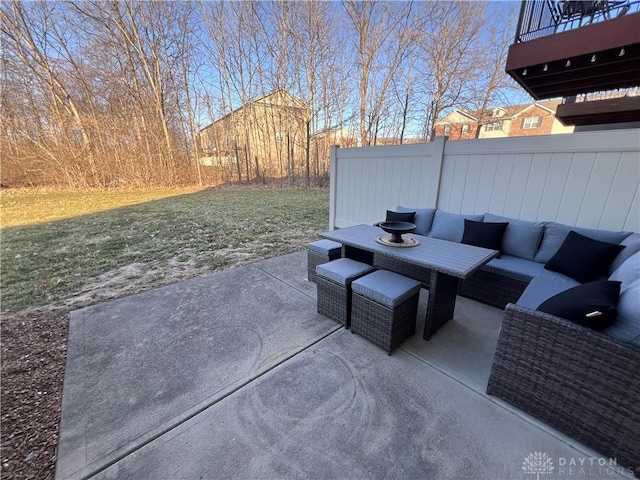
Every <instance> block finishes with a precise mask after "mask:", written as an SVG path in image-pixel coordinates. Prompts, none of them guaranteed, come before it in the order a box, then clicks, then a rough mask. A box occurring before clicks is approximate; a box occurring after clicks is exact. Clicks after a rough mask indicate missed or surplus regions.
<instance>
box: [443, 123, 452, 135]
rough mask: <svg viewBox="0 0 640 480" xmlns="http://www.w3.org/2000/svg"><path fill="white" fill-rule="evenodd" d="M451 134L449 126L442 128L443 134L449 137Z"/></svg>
mask: <svg viewBox="0 0 640 480" xmlns="http://www.w3.org/2000/svg"><path fill="white" fill-rule="evenodd" d="M450 133H451V125H445V126H444V134H445V135H449V134H450Z"/></svg>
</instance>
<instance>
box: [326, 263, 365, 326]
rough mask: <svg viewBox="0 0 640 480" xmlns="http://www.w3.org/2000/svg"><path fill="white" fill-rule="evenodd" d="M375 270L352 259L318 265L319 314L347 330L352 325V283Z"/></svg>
mask: <svg viewBox="0 0 640 480" xmlns="http://www.w3.org/2000/svg"><path fill="white" fill-rule="evenodd" d="M373 270H374V268H373V267H372V266H371V265H367V264H365V263H360V262H356V261H355V260H351V259H350V258H339V259H338V260H333V261H332V262H329V263H325V264H322V265H318V267H317V268H316V284H317V286H318V313H321V314H322V315H325V316H327V317H329V318H331V319H332V320H335V321H336V322H338V323H339V324H341V325H344V326H345V327H346V328H349V326H350V325H351V282H353V281H354V280H356V279H357V278H360V277H362V276H363V275H366V274H367V273H371V272H373Z"/></svg>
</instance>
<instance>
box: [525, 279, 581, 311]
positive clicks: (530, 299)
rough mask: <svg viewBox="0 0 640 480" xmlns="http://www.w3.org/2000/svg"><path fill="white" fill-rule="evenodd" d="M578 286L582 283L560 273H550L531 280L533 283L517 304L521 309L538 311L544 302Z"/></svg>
mask: <svg viewBox="0 0 640 480" xmlns="http://www.w3.org/2000/svg"><path fill="white" fill-rule="evenodd" d="M578 285H580V283H579V282H577V281H575V280H573V279H572V278H569V277H566V276H564V275H561V274H559V273H558V274H553V273H548V274H547V275H542V276H539V277H535V278H534V279H533V280H531V283H529V285H527V288H525V290H524V292H523V293H522V295H521V296H520V298H519V299H518V301H517V302H516V304H517V305H520V306H521V307H526V308H530V309H532V310H536V309H537V308H538V307H539V306H540V304H541V303H542V302H544V301H546V300H548V299H550V298H551V297H553V296H554V295H557V294H559V293H562V292H564V291H565V290H569V289H570V288H572V287H577V286H578Z"/></svg>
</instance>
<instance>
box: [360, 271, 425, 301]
mask: <svg viewBox="0 0 640 480" xmlns="http://www.w3.org/2000/svg"><path fill="white" fill-rule="evenodd" d="M351 288H352V290H353V292H354V293H357V294H359V295H362V296H364V297H366V298H368V299H370V300H373V301H374V302H376V303H380V304H382V305H384V306H386V307H389V308H393V307H395V306H397V305H400V304H401V303H402V302H404V301H406V300H408V299H409V298H411V297H413V296H414V295H417V294H418V293H419V292H420V282H417V281H415V280H412V279H411V278H407V277H404V276H402V275H398V274H397V273H393V272H389V271H387V270H378V271H375V272H373V273H370V274H368V275H365V276H364V277H361V278H358V279H357V280H354V282H353V283H352V284H351Z"/></svg>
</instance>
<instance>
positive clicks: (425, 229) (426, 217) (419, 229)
mask: <svg viewBox="0 0 640 480" xmlns="http://www.w3.org/2000/svg"><path fill="white" fill-rule="evenodd" d="M436 210H437V209H436V208H411V207H402V206H400V205H398V208H396V212H400V213H406V212H416V216H415V218H414V219H413V223H414V224H415V226H416V230H415V233H417V234H418V235H425V236H426V235H429V232H430V231H431V225H432V224H433V217H434V216H435V214H436Z"/></svg>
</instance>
